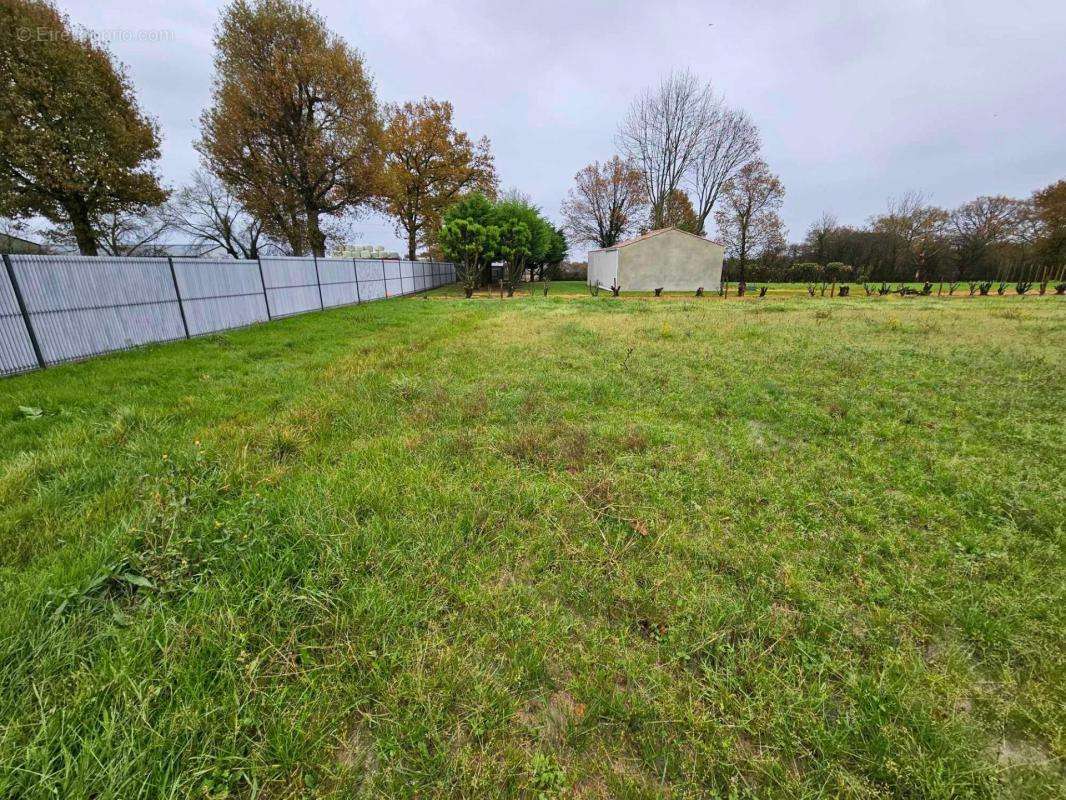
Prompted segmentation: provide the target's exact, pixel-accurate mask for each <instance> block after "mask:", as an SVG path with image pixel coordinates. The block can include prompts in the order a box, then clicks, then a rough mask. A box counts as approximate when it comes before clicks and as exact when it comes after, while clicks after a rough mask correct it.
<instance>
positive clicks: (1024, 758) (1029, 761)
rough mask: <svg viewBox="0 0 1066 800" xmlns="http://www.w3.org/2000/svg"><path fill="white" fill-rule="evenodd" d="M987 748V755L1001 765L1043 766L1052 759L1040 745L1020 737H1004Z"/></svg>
mask: <svg viewBox="0 0 1066 800" xmlns="http://www.w3.org/2000/svg"><path fill="white" fill-rule="evenodd" d="M989 750H990V752H989V755H990V756H991V757H992V759H993V760H994V761H995V762H996V763H997V764H999V765H1000V766H1001V767H1043V766H1045V765H1047V764H1050V763H1051V762H1052V760H1053V759H1052V757H1051V754H1050V753H1049V752H1047V751H1046V750H1045V749H1044V748H1043V747H1041V746H1040V745H1038V744H1034V743H1033V742H1024V741H1022V740H1020V739H1008V738H1006V737H1004V738H1003V739H1000V741H999V742H998V743H997V744H995V745H993V746H992V747H991V748H989Z"/></svg>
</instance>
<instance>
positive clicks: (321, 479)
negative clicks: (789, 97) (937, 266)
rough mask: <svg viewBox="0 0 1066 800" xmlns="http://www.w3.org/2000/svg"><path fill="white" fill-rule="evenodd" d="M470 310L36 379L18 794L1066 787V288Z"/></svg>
mask: <svg viewBox="0 0 1066 800" xmlns="http://www.w3.org/2000/svg"><path fill="white" fill-rule="evenodd" d="M582 291H583V289H582ZM447 295H448V292H446V291H442V292H438V293H436V294H435V295H434V296H432V297H428V298H411V299H403V300H394V301H389V302H386V303H377V304H372V305H369V306H362V307H356V308H350V309H342V310H336V311H331V312H326V313H321V314H313V315H307V316H304V317H299V318H294V319H288V320H283V321H279V322H275V323H272V324H269V325H265V326H260V327H256V328H253V329H248V330H244V331H239V332H232V333H229V334H226V335H221V336H212V337H207V338H204V339H199V340H195V341H192V342H188V343H179V344H174V345H167V346H161V347H153V348H149V349H145V350H140V351H136V352H130V353H125V354H119V355H114V356H110V357H106V358H101V359H98V360H95V361H91V362H87V363H84V364H74V365H69V366H65V367H61V368H57V369H51V370H47V371H44V372H40V373H35V374H30V375H25V376H20V377H17V378H13V379H8V380H4V381H0V797H2V798H5V799H6V798H56V797H62V798H89V797H92V798H133V797H168V798H170V797H174V798H178V797H216V798H218V797H241V798H253V797H261V798H288V797H337V798H340V797H357V796H358V797H361V796H366V797H416V796H417V797H420V798H432V797H455V796H466V797H486V796H490V797H491V796H521V797H538V798H549V797H590V798H594V797H629V798H654V797H692V798H705V797H770V796H773V797H780V796H796V797H800V796H806V797H815V796H825V797H871V798H872V797H888V796H899V797H910V798H919V797H942V798H948V797H995V796H1004V795H1006V796H1015V797H1026V798H1052V797H1062V796H1063V793H1064V790H1066V773H1064V768H1063V759H1064V756H1066V719H1064V711H1063V709H1064V707H1066V690H1064V682H1063V655H1064V647H1063V645H1064V638H1066V624H1064V608H1066V603H1064V597H1063V593H1064V592H1063V588H1064V586H1066V569H1064V561H1066V559H1064V552H1066V537H1064V530H1063V518H1064V517H1063V508H1064V507H1066V483H1064V481H1063V474H1064V470H1066V455H1064V453H1066V434H1064V430H1066V428H1064V425H1063V413H1064V409H1066V389H1064V387H1066V368H1064V365H1063V357H1062V356H1063V352H1064V348H1066V302H1063V300H1062V298H1054V297H1045V298H1034V297H1028V298H1017V297H1006V298H980V299H978V298H975V299H972V300H971V299H968V298H954V299H951V300H947V299H944V300H937V299H936V298H921V299H899V298H888V299H878V298H874V299H870V300H868V299H866V298H854V299H851V300H839V299H837V300H833V301H830V300H828V299H825V300H821V299H815V300H811V299H809V298H806V297H804V298H794V299H783V300H776V299H774V298H773V296H771V297H768V298H767V299H766V300H763V301H761V302H760V301H754V300H753V301H744V302H740V301H735V300H731V301H722V300H720V299H719V298H716V297H715V298H706V299H704V300H701V301H682V300H677V299H675V300H672V301H659V302H656V301H652V300H646V299H640V298H633V299H622V300H613V299H611V298H609V297H605V296H604V295H602V294H601V296H600V297H598V298H589V297H587V296H586V297H583V298H582V297H562V296H560V297H554V298H553V297H549V298H548V299H546V300H545V299H543V298H541V297H535V298H528V297H526V298H524V299H523V298H518V299H515V300H512V301H507V302H501V301H499V300H495V299H493V300H488V299H481V300H474V301H469V302H467V301H460V300H453V299H449V298H448V296H447ZM20 406H27V407H37V408H40V409H42V411H43V414H42V415H40V416H36V415H35V414H26V413H24V412H22V411H20V410H19V407H20Z"/></svg>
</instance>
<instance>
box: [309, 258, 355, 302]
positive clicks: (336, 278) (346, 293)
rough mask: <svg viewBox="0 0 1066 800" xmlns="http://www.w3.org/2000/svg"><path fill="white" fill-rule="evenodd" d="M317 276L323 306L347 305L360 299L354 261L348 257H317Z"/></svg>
mask: <svg viewBox="0 0 1066 800" xmlns="http://www.w3.org/2000/svg"><path fill="white" fill-rule="evenodd" d="M318 278H319V280H320V281H321V282H322V305H323V306H324V307H326V308H335V307H336V306H349V305H352V304H353V303H358V302H359V301H360V295H359V292H358V287H357V286H356V283H355V263H354V262H353V261H352V260H351V259H350V258H320V259H318Z"/></svg>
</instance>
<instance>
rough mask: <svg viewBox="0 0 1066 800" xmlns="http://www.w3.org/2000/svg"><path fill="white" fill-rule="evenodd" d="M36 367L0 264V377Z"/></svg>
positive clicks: (35, 357) (13, 293) (34, 357)
mask: <svg viewBox="0 0 1066 800" xmlns="http://www.w3.org/2000/svg"><path fill="white" fill-rule="evenodd" d="M38 366H40V365H39V364H38V363H37V355H36V353H34V352H33V342H32V341H30V334H29V332H28V331H27V330H26V320H24V319H23V318H22V310H21V309H20V308H19V304H18V300H17V299H16V297H15V290H14V289H13V288H12V286H11V280H10V279H9V278H8V276H7V267H6V266H5V265H3V264H0V375H14V374H15V373H16V372H28V371H29V370H32V369H37V367H38Z"/></svg>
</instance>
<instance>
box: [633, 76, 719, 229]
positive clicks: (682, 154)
mask: <svg viewBox="0 0 1066 800" xmlns="http://www.w3.org/2000/svg"><path fill="white" fill-rule="evenodd" d="M714 99H715V98H714V94H713V93H712V92H711V91H710V87H709V86H704V85H702V84H701V83H700V81H699V79H698V78H697V77H696V76H695V75H694V74H693V73H692V72H689V71H687V70H686V71H683V72H672V73H670V74H669V75H668V76H666V77H665V78H664V79H663V80H662V81H661V82H660V83H659V85H658V86H657V87H655V88H654V89H648V90H645V91H644V93H643V94H641V95H640V96H639V97H638V98H637V99H636V100H635V101H634V102H633V105H632V106H630V109H629V113H628V115H627V116H626V118H625V120H624V121H623V123H622V127H621V129H620V130H619V132H618V142H619V145H620V147H621V149H622V152H623V154H624V155H625V156H626V157H627V159H628V160H629V161H630V162H632V163H633V164H634V165H636V166H638V167H639V168H640V170H641V171H642V172H643V173H644V181H645V189H646V194H647V197H648V203H649V205H650V224H651V227H652V228H660V227H662V226H663V217H664V211H665V208H666V203H667V200H668V198H669V197H670V195H671V194H672V193H673V192H674V191H675V190H677V189H678V188H679V187H680V185H681V181H682V179H683V178H684V176H685V174H686V173H687V172H688V171H689V169H690V167H691V166H692V163H693V160H694V159H695V158H696V157H697V155H698V154H699V152H700V146H701V142H702V138H701V137H702V135H703V132H704V130H705V128H706V127H707V125H708V121H709V120H710V117H711V111H712V104H713V101H714Z"/></svg>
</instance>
